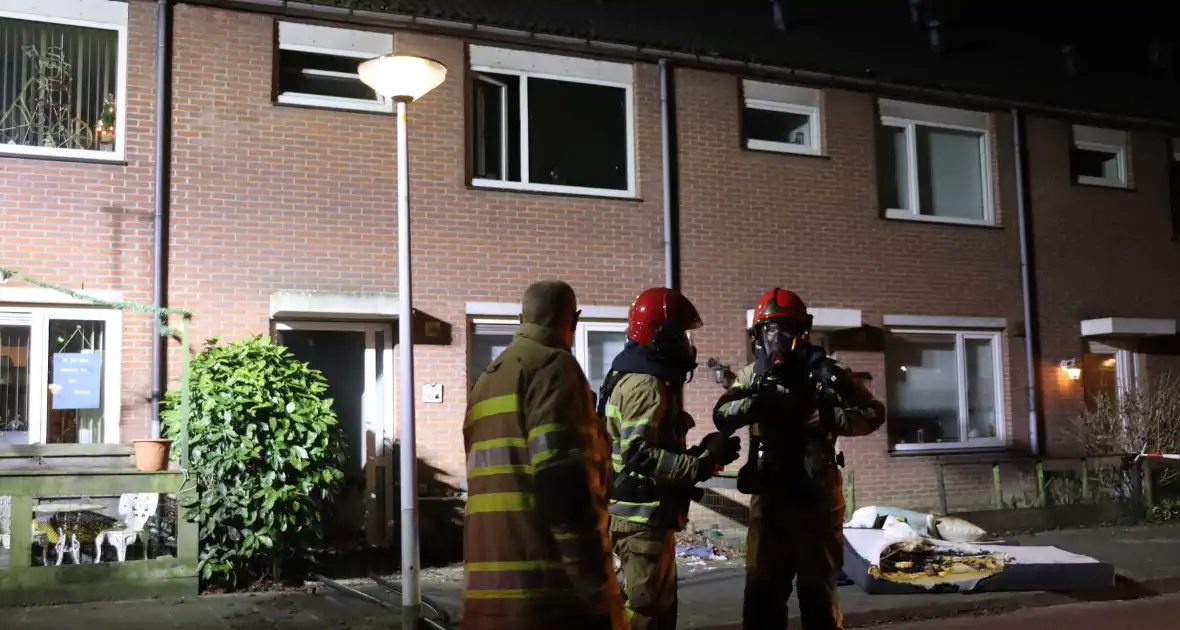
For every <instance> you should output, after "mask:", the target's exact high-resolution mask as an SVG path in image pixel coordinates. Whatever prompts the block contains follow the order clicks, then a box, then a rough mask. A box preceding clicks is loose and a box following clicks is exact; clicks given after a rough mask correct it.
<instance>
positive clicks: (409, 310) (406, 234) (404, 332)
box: [357, 55, 447, 630]
mask: <svg viewBox="0 0 1180 630" xmlns="http://www.w3.org/2000/svg"><path fill="white" fill-rule="evenodd" d="M357 74H359V75H360V79H361V81H362V82H364V84H365V85H367V86H369V87H371V88H373V91H375V92H376V93H378V94H380V95H381V96H384V97H385V98H388V99H390V100H392V101H393V102H394V103H396V104H397V285H398V295H399V297H400V301H401V304H400V305H399V310H398V322H397V323H398V343H399V344H400V345H401V350H402V352H401V366H400V372H401V413H400V414H399V416H400V419H401V444H400V452H399V456H400V459H401V461H400V462H399V469H400V473H401V476H400V477H401V508H402V510H401V511H402V544H401V554H402V628H404V629H405V630H417V628H418V626H419V623H418V622H419V620H420V619H421V609H422V592H421V585H420V584H419V566H418V467H417V461H418V455H417V448H416V444H415V437H414V341H413V340H414V328H413V317H414V308H413V287H412V286H411V283H410V174H409V165H408V163H409V159H408V156H407V155H406V153H407V151H406V106H407V105H409V104H410V103H412V102H414V101H415V100H417V99H419V98H421V97H423V96H425V95H426V94H427V93H428V92H430V91H431V90H433V89H434V88H436V87H438V86H439V85H440V84H442V82H443V80H444V79H446V78H447V67H446V66H444V65H443V64H441V63H439V62H437V61H434V60H431V59H425V58H422V57H413V56H410V55H388V56H385V57H378V58H376V59H370V60H369V61H366V62H364V63H362V64H360V66H358V67H357Z"/></svg>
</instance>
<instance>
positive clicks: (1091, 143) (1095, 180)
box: [1069, 125, 1131, 189]
mask: <svg viewBox="0 0 1180 630" xmlns="http://www.w3.org/2000/svg"><path fill="white" fill-rule="evenodd" d="M1070 131H1071V133H1070V142H1071V144H1070V148H1071V149H1072V150H1074V151H1089V152H1091V153H1107V154H1113V155H1114V156H1115V164H1116V165H1117V167H1118V178H1117V179H1108V178H1106V177H1091V176H1088V175H1078V174H1077V173H1076V172H1074V170H1073V168H1074V165H1073V161H1072V160H1070V164H1069V169H1070V177H1071V178H1072V179H1073V182H1074V183H1075V184H1080V185H1082V186H1100V187H1102V188H1116V189H1118V188H1122V189H1127V188H1130V187H1131V184H1130V179H1129V177H1128V175H1127V138H1126V132H1125V131H1121V130H1115V129H1101V128H1097V127H1082V126H1079V125H1074V126H1073V127H1072V128H1071V130H1070ZM1115 134H1122V137H1123V140H1122V142H1113V141H1111V140H1112V139H1113V137H1114V135H1115ZM1079 135H1082V136H1091V137H1093V136H1099V137H1101V136H1107V137H1108V139H1107V140H1105V141H1102V140H1086V139H1082V140H1079V139H1078V136H1079Z"/></svg>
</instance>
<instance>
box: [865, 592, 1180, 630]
mask: <svg viewBox="0 0 1180 630" xmlns="http://www.w3.org/2000/svg"><path fill="white" fill-rule="evenodd" d="M881 627H883V628H887V629H888V630H1048V629H1049V628H1053V627H1064V628H1068V629H1069V630H1116V629H1119V628H1144V629H1155V628H1159V629H1161V630H1163V629H1164V628H1177V627H1180V594H1175V595H1161V596H1159V597H1151V598H1144V599H1135V600H1126V601H1111V602H1094V603H1085V604H1069V605H1066V606H1051V607H1048V608H1033V609H1027V610H1021V611H1018V612H1013V613H1008V614H1004V615H995V616H984V617H958V618H954V619H937V620H931V621H918V622H913V623H899V624H889V625H887V626H881Z"/></svg>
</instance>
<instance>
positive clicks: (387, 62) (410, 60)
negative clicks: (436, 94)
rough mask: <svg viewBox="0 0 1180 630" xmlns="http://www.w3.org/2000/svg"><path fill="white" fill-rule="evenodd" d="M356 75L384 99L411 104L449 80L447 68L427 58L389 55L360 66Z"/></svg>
mask: <svg viewBox="0 0 1180 630" xmlns="http://www.w3.org/2000/svg"><path fill="white" fill-rule="evenodd" d="M357 74H359V75H360V77H361V81H362V82H364V84H365V85H367V86H369V87H371V88H373V91H374V92H376V93H378V94H380V95H381V96H384V97H385V98H388V99H391V100H393V101H401V102H412V101H415V100H418V99H419V98H422V97H423V96H425V95H426V93H427V92H430V91H431V90H433V89H434V88H436V87H438V86H439V85H441V84H442V82H443V80H444V79H446V78H447V67H446V66H444V65H442V64H441V63H439V62H437V61H435V60H433V59H426V58H424V57H414V56H411V55H387V56H385V57H377V58H376V59H370V60H368V61H366V62H363V63H361V64H360V66H358V67H357Z"/></svg>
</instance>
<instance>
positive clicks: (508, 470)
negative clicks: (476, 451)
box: [467, 466, 533, 477]
mask: <svg viewBox="0 0 1180 630" xmlns="http://www.w3.org/2000/svg"><path fill="white" fill-rule="evenodd" d="M531 474H533V467H532V466H483V467H480V468H472V469H471V470H469V471H467V476H468V477H490V476H492V475H531Z"/></svg>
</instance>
